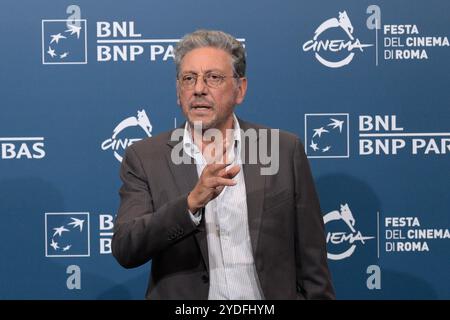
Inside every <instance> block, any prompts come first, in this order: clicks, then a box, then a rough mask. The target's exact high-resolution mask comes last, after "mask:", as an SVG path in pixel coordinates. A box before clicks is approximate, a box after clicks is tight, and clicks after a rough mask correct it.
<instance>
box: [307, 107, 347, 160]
mask: <svg viewBox="0 0 450 320" xmlns="http://www.w3.org/2000/svg"><path fill="white" fill-rule="evenodd" d="M348 125H349V122H348V114H347V113H322V114H318V113H316V114H312V113H310V114H305V152H306V155H307V156H308V157H309V158H348V157H349V143H348V142H349V141H348V139H349V131H348Z"/></svg>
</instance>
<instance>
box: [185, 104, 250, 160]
mask: <svg viewBox="0 0 450 320" xmlns="http://www.w3.org/2000/svg"><path fill="white" fill-rule="evenodd" d="M233 139H234V146H235V148H237V150H240V148H241V126H240V125H239V121H238V119H237V117H236V115H235V114H234V113H233ZM183 150H184V152H186V154H187V155H188V156H190V157H191V158H194V159H195V158H196V156H198V155H201V154H202V153H201V152H200V150H199V149H198V147H197V145H196V144H195V143H194V142H193V141H192V134H191V127H190V126H189V123H188V122H187V121H186V124H185V125H184V134H183Z"/></svg>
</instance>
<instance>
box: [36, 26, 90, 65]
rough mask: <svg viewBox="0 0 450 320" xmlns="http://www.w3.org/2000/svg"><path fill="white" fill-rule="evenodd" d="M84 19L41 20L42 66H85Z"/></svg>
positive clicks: (85, 35) (85, 39)
mask: <svg viewBox="0 0 450 320" xmlns="http://www.w3.org/2000/svg"><path fill="white" fill-rule="evenodd" d="M86 28H87V24H86V19H70V20H42V63H43V64H86V63H87V33H86Z"/></svg>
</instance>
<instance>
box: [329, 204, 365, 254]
mask: <svg viewBox="0 0 450 320" xmlns="http://www.w3.org/2000/svg"><path fill="white" fill-rule="evenodd" d="M323 221H324V224H325V225H327V224H328V226H327V227H329V229H331V226H330V225H331V223H332V222H333V221H335V222H338V224H337V225H336V226H337V227H338V228H339V230H342V229H341V228H342V225H343V224H342V223H340V221H343V222H344V224H345V226H346V227H347V228H348V231H346V232H345V231H333V232H328V233H327V236H326V241H327V244H329V245H333V247H336V248H338V250H339V251H340V252H339V253H332V252H330V247H328V253H327V257H328V259H330V260H342V259H345V258H348V257H350V256H351V255H352V254H353V253H354V252H355V250H356V245H357V244H358V243H361V244H365V241H366V240H370V239H374V237H367V236H363V235H362V233H361V231H359V230H356V229H355V224H356V221H355V218H354V217H353V214H352V211H351V210H350V207H349V206H348V204H347V203H346V204H344V205H342V204H341V207H340V210H334V211H331V212H328V213H327V214H326V215H325V216H324V217H323Z"/></svg>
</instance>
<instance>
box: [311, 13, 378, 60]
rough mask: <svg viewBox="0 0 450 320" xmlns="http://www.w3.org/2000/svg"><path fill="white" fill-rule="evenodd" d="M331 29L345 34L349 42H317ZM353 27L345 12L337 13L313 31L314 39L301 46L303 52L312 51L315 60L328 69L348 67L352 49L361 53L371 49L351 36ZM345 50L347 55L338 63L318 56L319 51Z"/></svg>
mask: <svg viewBox="0 0 450 320" xmlns="http://www.w3.org/2000/svg"><path fill="white" fill-rule="evenodd" d="M333 28H341V29H342V30H344V32H345V33H346V34H347V36H348V38H349V40H348V41H345V40H340V39H339V40H338V39H336V40H328V39H327V40H319V37H320V36H321V35H322V34H323V33H324V32H325V31H327V30H329V29H333ZM353 31H354V28H353V25H352V22H351V21H350V18H349V17H348V15H347V12H346V11H343V12H339V16H338V18H330V19H328V20H326V21H324V22H322V23H321V24H320V26H319V27H318V28H317V29H316V30H315V31H314V37H313V39H311V40H308V41H307V42H305V43H304V44H303V51H305V52H306V51H309V50H313V51H314V52H315V57H316V59H317V60H318V61H319V62H320V63H322V64H323V65H324V66H327V67H329V68H340V67H343V66H346V65H348V64H349V63H350V62H351V61H352V60H353V57H354V56H355V53H354V52H352V51H353V50H354V49H359V50H360V51H361V52H363V51H364V50H363V48H366V47H371V46H373V44H361V42H360V41H359V39H355V37H354V36H353ZM344 50H347V51H348V52H349V53H348V55H347V56H346V57H345V58H343V59H341V60H339V61H330V60H328V59H325V58H324V57H323V56H321V55H320V54H319V52H320V51H330V52H340V51H344Z"/></svg>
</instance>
